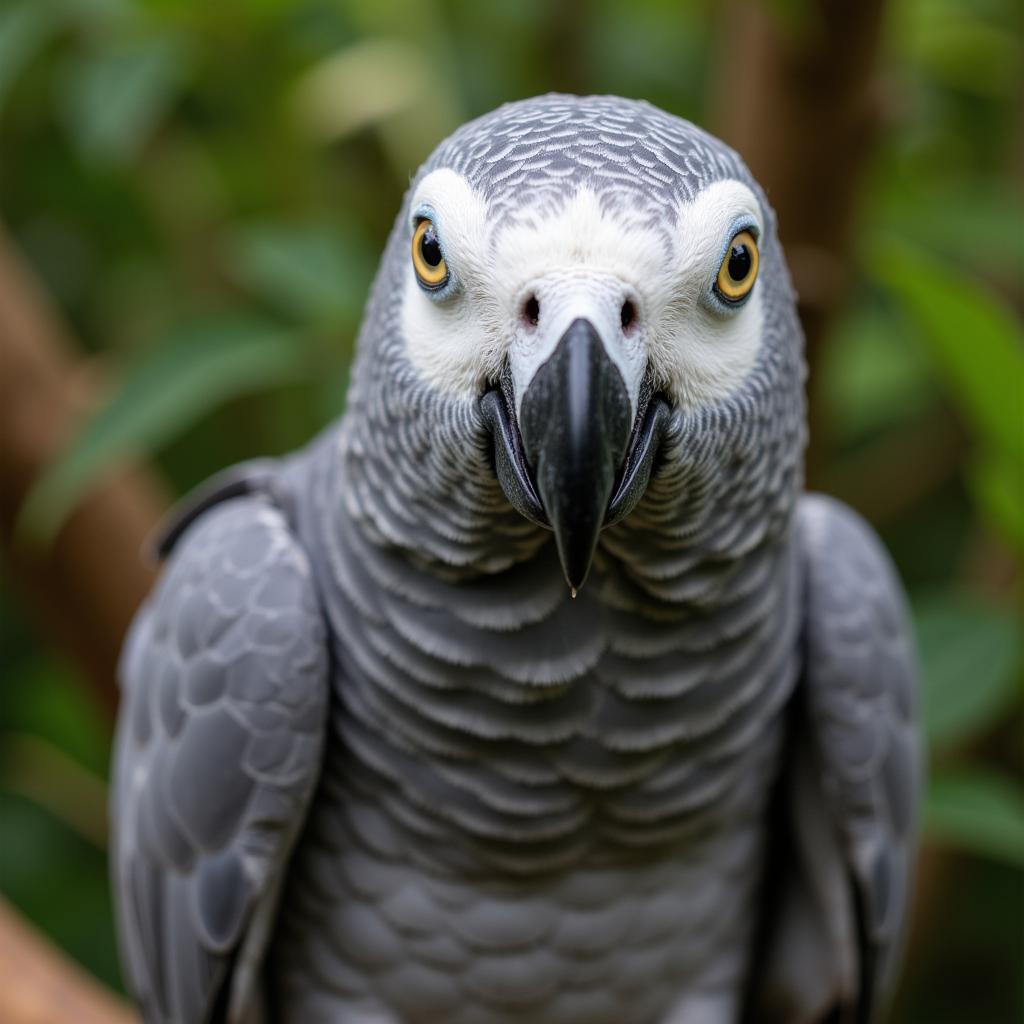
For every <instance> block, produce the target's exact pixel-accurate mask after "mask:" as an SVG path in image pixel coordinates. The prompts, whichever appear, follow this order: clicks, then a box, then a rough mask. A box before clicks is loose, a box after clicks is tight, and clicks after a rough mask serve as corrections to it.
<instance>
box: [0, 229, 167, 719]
mask: <svg viewBox="0 0 1024 1024" xmlns="http://www.w3.org/2000/svg"><path fill="white" fill-rule="evenodd" d="M76 348H77V347H76V346H75V345H74V344H73V342H72V341H71V339H70V338H69V336H68V334H67V332H66V330H65V328H64V326H63V324H62V323H61V321H60V319H59V317H58V316H57V314H56V312H55V311H54V309H53V308H52V306H51V305H50V303H49V302H48V300H47V298H46V296H45V294H44V292H43V290H42V288H41V287H40V285H39V283H38V282H37V280H36V279H35V277H34V276H33V275H32V274H31V273H30V271H29V270H28V268H27V267H26V266H25V265H24V263H23V262H22V260H21V259H20V257H19V255H18V253H17V252H16V251H15V249H14V246H13V244H12V243H11V241H10V240H9V238H8V237H7V235H6V234H5V233H4V232H3V229H2V227H0V552H2V555H3V558H4V561H5V562H6V563H7V565H8V566H9V568H10V571H11V575H12V578H13V583H14V585H15V588H16V589H17V591H19V592H20V593H21V595H22V596H23V597H24V598H25V600H26V602H27V605H28V610H29V613H30V617H31V618H32V619H33V620H34V621H35V623H36V624H37V625H38V627H39V630H40V633H41V634H42V635H43V636H44V637H45V639H46V640H47V641H49V642H56V643H57V645H58V646H59V647H60V648H61V649H62V650H63V651H64V652H65V654H67V655H68V656H69V657H70V658H71V660H72V661H74V662H75V664H76V665H78V666H79V667H80V668H81V669H82V670H83V672H84V673H85V677H86V678H87V679H88V680H89V681H90V683H91V684H92V688H93V690H94V692H95V693H96V695H97V696H98V698H99V699H100V701H101V702H102V703H103V705H104V706H105V707H106V709H107V711H108V712H109V713H110V716H111V718H112V716H113V711H114V708H115V707H116V702H117V694H116V688H115V686H114V681H113V680H114V666H115V664H116V660H117V655H118V651H119V650H120V646H121V640H122V637H123V635H124V631H125V629H126V628H127V625H128V622H129V621H130V619H131V616H132V614H133V612H134V611H135V609H136V608H137V607H138V604H139V602H140V601H141V600H142V598H143V597H144V596H145V594H146V592H147V590H148V589H149V586H150V584H151V582H152V570H151V569H149V568H147V567H146V566H145V565H143V563H142V561H141V559H140V557H139V551H140V548H141V545H142V542H143V539H144V538H145V537H146V535H147V533H148V532H149V530H150V529H151V528H152V526H153V524H154V523H155V522H156V521H157V519H158V517H159V516H160V514H161V512H162V511H163V509H164V508H165V507H166V497H165V496H166V489H165V487H164V486H163V485H162V483H161V481H160V480H159V478H157V477H156V476H155V475H154V474H153V473H152V472H150V471H144V470H142V469H135V470H133V471H131V472H121V473H119V474H117V475H114V476H111V477H109V478H107V479H105V480H103V481H102V482H100V483H98V484H97V486H96V487H95V488H94V489H93V490H92V491H91V493H90V494H89V495H88V496H87V497H86V498H85V499H84V500H83V501H82V502H81V504H80V506H79V507H78V509H77V510H76V511H75V513H74V514H73V516H72V517H71V519H70V520H69V521H68V523H67V524H66V525H65V527H64V528H63V530H62V531H61V533H60V535H59V536H58V537H57V539H56V541H55V542H54V544H53V545H52V546H51V547H49V548H47V549H45V550H29V549H27V548H25V547H16V546H15V545H14V543H13V539H12V529H13V524H14V521H15V517H16V515H17V512H18V509H19V507H20V505H21V502H22V500H23V499H24V497H25V494H26V492H27V491H28V488H29V486H30V485H31V483H32V481H33V480H34V479H35V478H36V477H37V476H38V474H39V473H40V471H41V470H42V469H43V468H44V467H45V466H46V465H47V464H48V463H49V462H50V461H51V460H52V459H53V458H54V457H55V456H56V455H57V454H58V453H59V452H60V451H61V450H62V448H63V446H64V445H65V444H66V443H67V441H68V439H69V438H70V437H71V436H72V435H73V433H74V431H75V429H76V427H77V425H78V424H79V423H80V422H81V418H82V415H83V413H84V412H85V411H86V410H87V409H88V407H89V405H90V404H91V402H90V396H89V395H88V394H87V392H88V390H89V389H88V388H86V387H84V386H83V384H84V381H83V376H84V375H83V374H82V370H81V366H82V363H81V359H80V358H79V357H77V356H76Z"/></svg>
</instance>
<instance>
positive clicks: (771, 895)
mask: <svg viewBox="0 0 1024 1024" xmlns="http://www.w3.org/2000/svg"><path fill="white" fill-rule="evenodd" d="M439 168H450V169H451V170H453V171H454V172H456V173H457V174H459V175H460V176H461V177H462V178H463V179H464V180H465V181H467V182H468V184H469V185H470V186H471V188H472V189H473V190H474V191H475V192H476V193H477V194H478V195H480V196H482V197H483V199H484V201H485V202H486V204H487V209H488V215H489V217H490V218H491V219H492V221H493V222H494V223H496V224H501V223H505V224H507V223H515V222H516V221H517V219H519V218H520V217H521V215H522V210H523V206H524V203H525V202H526V201H527V198H528V199H529V202H530V203H531V204H532V206H531V209H533V210H534V211H535V212H536V211H537V210H539V211H541V213H540V214H539V216H545V215H553V214H555V213H557V211H558V210H559V209H560V208H561V207H562V206H563V205H564V203H565V202H566V201H567V199H568V198H569V197H571V196H572V195H573V194H574V193H575V192H576V191H577V190H578V189H579V188H580V187H581V186H585V187H586V188H588V189H589V190H591V191H592V192H593V194H594V195H595V196H596V197H597V200H598V202H599V203H600V205H601V207H602V208H606V209H609V210H616V209H617V210H627V211H630V215H631V216H634V217H635V218H636V219H637V220H638V221H639V222H642V223H643V224H644V225H645V226H646V227H647V228H649V229H650V231H651V232H652V233H653V234H655V235H665V237H666V244H669V242H670V241H671V239H670V238H669V237H668V235H669V233H670V224H671V219H670V217H669V213H671V212H674V211H675V210H676V209H678V208H679V206H680V204H686V203H690V202H692V201H693V200H694V199H695V197H697V196H699V195H700V194H701V192H702V191H703V190H705V189H706V188H707V187H708V186H709V185H711V184H712V183H714V182H718V181H733V180H734V181H739V182H742V183H744V184H745V185H746V186H747V187H748V188H749V189H750V190H751V191H752V192H753V194H754V196H756V198H757V202H758V204H759V206H760V213H761V216H762V218H763V231H762V234H761V237H760V239H759V245H760V250H761V269H760V276H759V278H758V281H757V284H756V288H758V289H759V290H760V301H761V302H762V305H763V310H764V313H763V329H762V331H761V336H760V338H759V343H758V348H757V356H756V361H755V362H754V365H753V367H752V369H751V370H750V372H749V373H747V374H746V376H745V378H744V380H743V382H742V384H740V385H739V386H738V387H736V388H735V389H733V390H732V391H731V392H730V393H729V394H728V395H727V396H726V397H724V398H721V399H719V400H716V401H712V402H704V403H701V404H696V405H692V404H691V405H687V404H686V403H683V402H676V403H673V404H672V407H671V410H670V415H669V417H668V424H667V427H666V430H665V433H664V437H663V438H662V440H661V449H660V454H659V457H658V461H657V463H656V465H655V471H654V472H653V473H652V476H651V480H650V483H649V485H648V487H647V489H646V491H645V493H644V494H643V496H642V497H641V498H640V500H639V503H638V504H637V505H636V507H635V508H634V509H633V510H632V512H631V513H630V514H629V515H627V516H626V518H625V519H623V520H622V521H621V522H619V523H617V524H615V525H611V526H608V527H607V528H606V529H604V530H603V532H602V533H601V535H600V540H599V543H598V547H597V550H596V552H595V554H594V558H593V568H592V570H591V574H590V578H589V580H588V582H587V584H586V586H585V587H584V588H583V589H582V591H581V592H580V594H579V597H578V598H577V599H576V600H572V599H571V598H570V595H569V592H568V589H567V588H566V586H565V583H564V581H563V579H562V572H561V569H560V567H559V557H558V554H557V553H556V551H555V546H554V544H553V543H552V540H551V532H550V531H549V530H547V529H545V528H543V527H542V526H540V525H537V524H535V523H533V522H530V521H529V520H528V519H526V518H523V516H522V515H520V513H519V512H518V511H516V510H515V508H513V507H512V505H511V504H510V502H509V500H508V499H507V498H506V496H505V493H504V492H503V490H502V486H501V484H499V481H498V479H497V478H496V476H495V472H494V469H493V466H492V435H491V429H490V428H489V426H488V424H487V422H486V420H485V418H484V417H483V416H482V414H481V410H480V404H479V395H471V394H465V393H459V392H457V391H444V390H441V389H438V388H437V387H435V386H433V385H432V384H431V383H429V382H427V381H425V380H424V379H423V375H422V374H421V373H420V372H419V370H418V368H417V367H416V366H415V365H414V364H413V362H412V361H411V360H410V358H409V355H408V351H407V347H406V342H405V338H404V336H403V329H402V323H403V321H402V312H403V310H402V304H403V301H404V299H403V296H404V295H405V291H404V282H405V281H406V279H407V277H408V275H409V273H410V269H409V256H408V252H409V244H410V236H411V230H412V228H411V224H410V213H411V212H412V211H410V209H409V208H408V206H409V203H410V197H411V196H412V195H413V194H415V192H416V188H417V185H418V183H420V182H422V181H423V180H424V178H425V177H426V176H427V175H429V174H430V173H431V172H433V171H436V170H437V169H439ZM492 383H494V382H492ZM663 386H664V384H663V382H662V381H661V380H658V379H654V378H652V379H651V381H650V388H649V389H657V388H659V387H663ZM802 393H803V364H802V356H801V337H800V331H799V326H798V324H797V321H796V316H795V309H794V302H793V296H792V289H791V287H790V284H789V281H788V277H787V274H786V270H785V265H784V261H783V257H782V253H781V249H780V247H779V244H778V241H777V238H776V234H775V229H774V218H773V215H772V213H771V210H770V208H769V207H768V204H767V202H766V201H765V199H764V196H763V194H762V193H761V190H760V189H759V188H758V186H757V185H756V183H755V182H754V181H753V180H752V178H751V177H750V175H749V172H748V171H747V170H746V168H745V167H744V166H743V164H742V161H740V159H739V158H738V157H737V156H736V154H734V153H733V152H732V151H731V150H729V149H727V148H726V147H725V146H723V145H722V144H721V143H719V142H717V141H716V140H714V139H713V138H711V137H710V136H708V135H706V134H705V133H703V132H701V131H700V130H698V129H696V128H695V127H693V126H692V125H689V124H687V123H686V122H683V121H680V120H678V119H676V118H672V117H670V116H668V115H666V114H663V113H662V112H660V111H657V110H656V109H654V108H652V107H650V106H647V105H645V104H640V103H634V102H629V101H625V100H619V99H615V98H588V99H579V98H575V97H545V98H542V99H538V100H532V101H526V102H523V103H518V104H512V105H509V106H507V107H503V108H501V109H500V110H498V111H496V112H495V113H494V114H491V115H489V116H488V117H485V118H482V119H480V120H479V121H476V122H473V123H472V124H470V125H467V126H465V127H464V128H462V129H460V131H458V132H456V133H455V134H454V135H453V136H452V137H451V138H450V139H449V140H447V141H446V142H444V143H442V145H441V146H440V147H439V148H438V150H437V151H436V152H435V154H434V155H433V156H432V157H431V159H430V160H429V161H428V163H427V164H426V165H425V166H424V168H422V169H421V171H420V172H419V174H418V175H417V177H416V179H415V180H414V182H413V185H412V187H411V189H410V194H409V196H408V197H407V199H406V203H405V205H404V207H403V210H402V211H401V213H400V214H399V217H398V220H397V223H396V227H395V229H394V231H393V233H392V237H391V239H390V241H389V243H388V248H387V251H386V252H385V255H384V258H383V261H382V265H381V269H380V272H379V274H378V278H377V281H376V283H375V285H374V289H373V293H372V296H371V299H370V302H369V305H368V308H367V313H366V317H365V320H364V324H363V328H362V333H361V336H360V340H359V350H358V357H357V364H356V368H355V372H354V378H353V384H352V388H351V392H350V396H349V403H348V411H347V413H346V415H345V417H344V418H343V419H342V420H341V422H340V423H339V424H338V425H336V426H332V427H330V428H328V430H327V431H326V432H325V433H324V434H323V435H322V436H321V437H320V438H319V439H317V440H316V441H315V442H314V443H313V444H312V445H311V446H310V447H309V448H308V449H307V450H306V451H304V452H301V453H299V454H297V455H296V456H294V457H292V458H290V459H287V460H283V461H282V462H281V463H279V464H277V465H273V464H269V465H268V464H266V463H263V464H260V466H259V467H257V468H255V469H253V470H252V471H251V472H248V473H246V472H243V473H242V474H241V475H240V476H236V477H234V478H232V482H231V485H230V486H228V487H226V488H224V495H225V500H224V501H223V502H222V503H221V504H214V505H213V506H212V507H209V506H210V502H209V500H208V496H207V498H204V500H203V502H202V505H201V507H199V508H198V510H197V511H196V513H195V516H194V519H195V521H194V522H188V525H187V528H185V529H184V530H183V531H181V536H180V538H178V537H176V538H175V543H174V545H173V551H172V552H171V554H170V557H169V563H168V567H167V570H166V573H165V575H164V577H163V579H162V580H161V582H160V584H159V585H158V588H157V591H156V593H155V594H154V595H153V597H152V598H151V599H150V601H149V602H148V603H147V605H146V607H145V608H144V610H143V611H142V612H141V613H140V616H139V619H138V620H137V622H136V625H135V627H134V629H133V631H132V634H131V636H130V637H129V640H128V643H127V645H126V650H125V656H124V661H123V666H122V678H123V685H124V697H125V704H124V708H123V711H122V720H121V724H120V727H119V733H118V743H117V760H116V779H115V791H114V795H113V816H114V820H115V864H114V880H115V890H116V894H117V898H118V913H119V924H120V934H121V938H122V944H123V951H124V962H125V967H126V972H127V976H128V980H129V983H130V985H131V987H132V988H133V990H134V991H135V993H136V994H137V995H138V997H139V998H140V1000H141V1002H142V1005H143V1007H144V1009H145V1013H146V1017H147V1020H149V1021H160V1022H170V1021H176V1022H181V1024H185V1022H192V1021H197V1022H198V1021H221V1020H224V1019H229V1020H238V1021H243V1020H245V1021H250V1020H258V1019H265V1020H275V1019H277V1020H283V1021H288V1022H290V1021H301V1022H303V1024H307V1022H308V1024H316V1022H321V1021H324V1022H327V1021H346V1022H347V1021H354V1022H360V1024H363V1022H365V1024H369V1022H374V1024H378V1022H388V1024H399V1022H401V1024H423V1022H436V1021H450V1022H453V1024H458V1022H467V1024H472V1022H481V1024H490V1022H494V1024H498V1022H512V1021H523V1020H529V1021H533V1022H539V1024H542V1022H550V1024H570V1022H587V1024H599V1022H602V1021H607V1022H635V1024H655V1022H658V1024H661V1022H668V1021H685V1022H686V1024H701V1022H707V1024H728V1022H733V1021H738V1020H739V1019H740V1016H741V1014H744V1013H745V1014H747V1015H748V1016H749V1017H750V1019H753V1020H779V1021H792V1022H795V1024H802V1022H805V1021H806V1022H811V1021H815V1020H817V1019H819V1015H821V1014H822V1013H824V1012H826V1011H828V1010H829V1009H831V1008H833V1007H835V1006H839V1007H841V1008H842V1009H843V1011H844V1012H845V1013H847V1014H848V1016H849V1019H850V1020H857V1021H869V1020H872V1019H874V1015H875V1014H876V1013H877V1008H878V1005H879V1002H880V999H881V997H882V995H883V993H884V991H885V989H886V988H887V986H888V985H889V983H890V982H891V978H892V975H893V972H894V970H895V964H896V959H897V954H898V947H899V936H900V932H901V928H902V922H903V918H904V915H905V908H906V899H907V891H908V887H909V871H910V857H911V847H912V836H913V818H914V807H915V804H916V800H917V790H918V782H917V776H918V769H917V747H916V738H915V732H914V726H913V721H914V664H913V655H912V650H911V646H910V641H909V638H908V637H909V634H908V631H907V625H906V620H905V613H904V610H903V605H902V598H901V594H900V590H899V586H898V583H897V582H896V580H895V577H894V576H893V574H892V571H891V569H890V568H889V566H888V563H887V561H886V559H885V556H884V554H883V553H882V552H881V551H880V549H879V547H878V545H877V542H875V541H874V540H873V538H872V537H871V535H870V532H869V531H868V530H867V528H866V527H865V526H864V525H863V524H862V523H860V522H859V521H858V520H856V518H855V517H853V515H852V514H851V513H849V512H848V511H846V510H844V509H843V508H842V507H841V506H838V505H837V504H835V503H831V502H828V501H826V500H825V499H820V498H806V497H804V498H802V497H801V496H800V492H801V489H802V478H801V461H802V450H803V440H804V421H803V397H802ZM239 480H241V481H243V485H242V486H238V482H239ZM246 480H248V481H249V483H248V485H245V484H244V481H246ZM246 490H248V491H249V492H250V493H248V494H244V493H242V494H240V493H239V492H245V491H246ZM189 518H190V516H189V515H186V516H185V521H186V522H187V521H188V520H189ZM314 787H315V793H314ZM307 808H308V814H307ZM229 1006H230V1012H229ZM225 1014H227V1016H226V1017H225ZM260 1014H264V1015H265V1016H263V1017H260V1016H259V1015H260ZM842 1019H847V1018H845V1017H844V1018H842Z"/></svg>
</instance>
